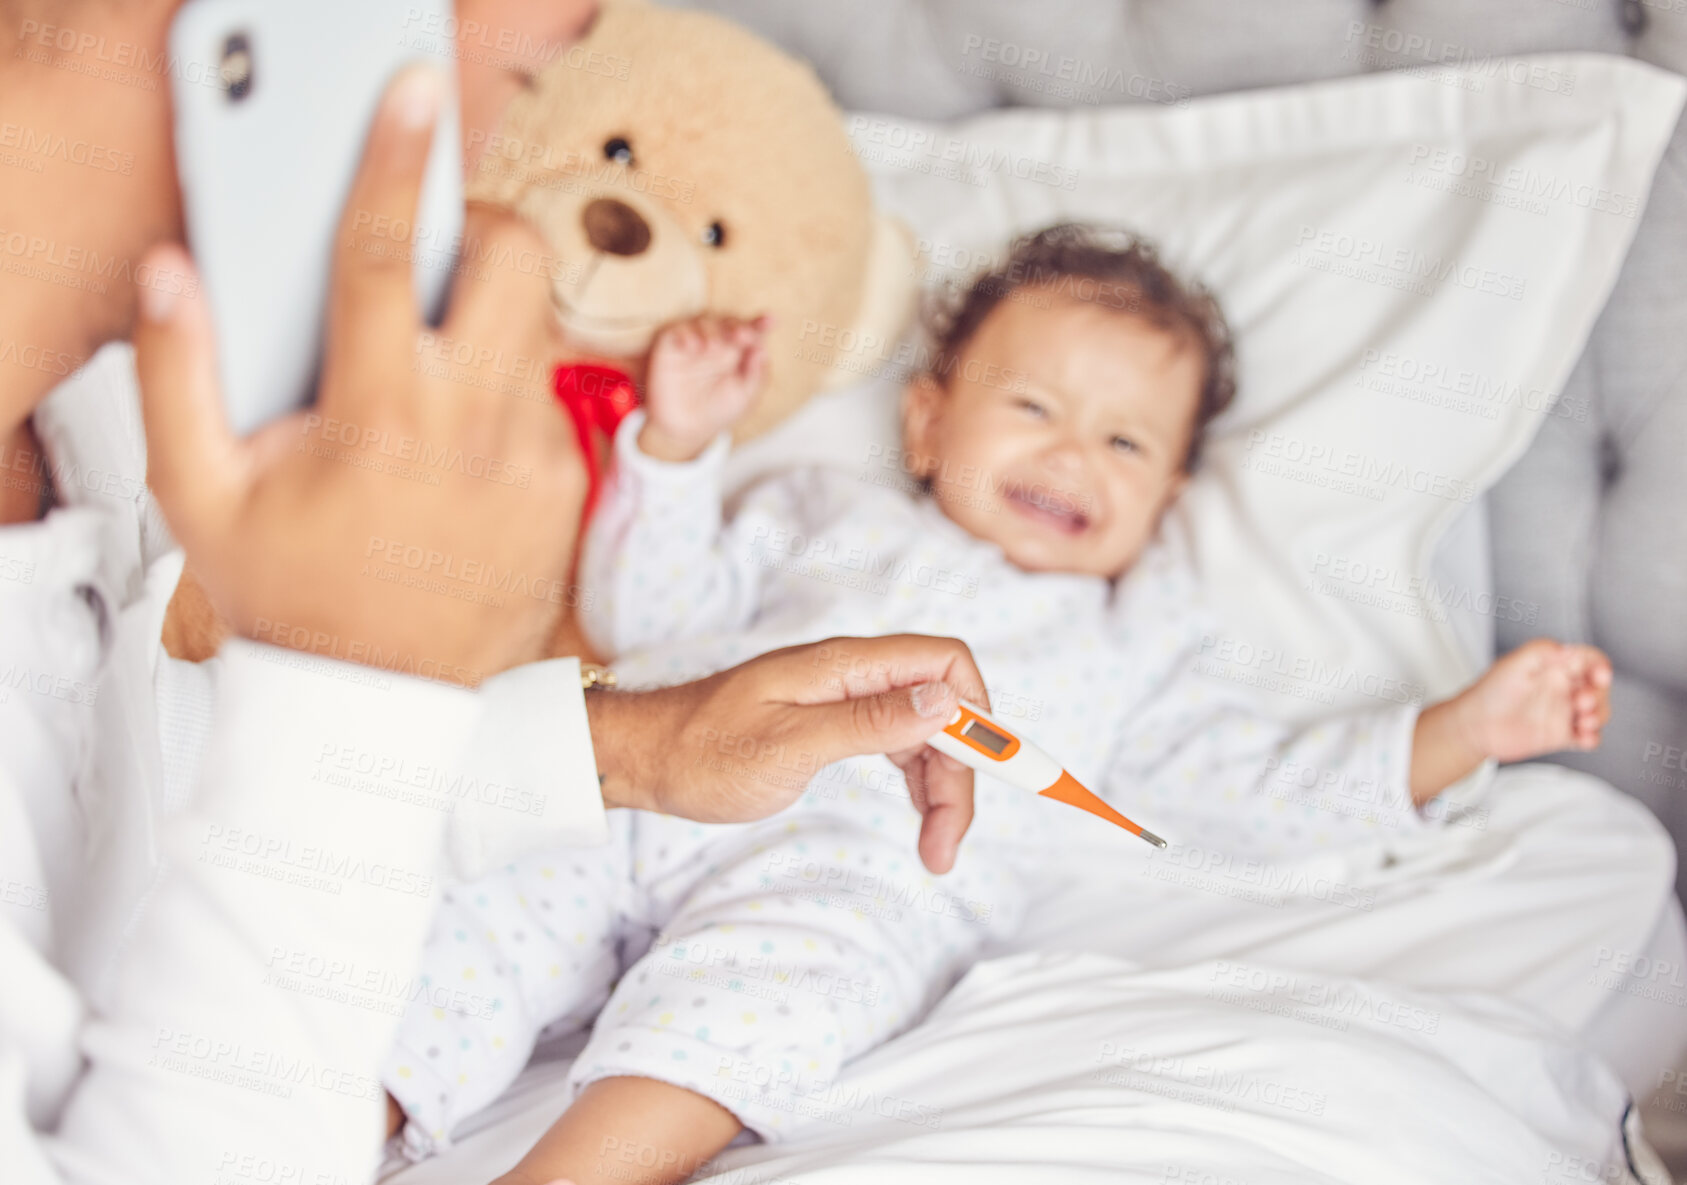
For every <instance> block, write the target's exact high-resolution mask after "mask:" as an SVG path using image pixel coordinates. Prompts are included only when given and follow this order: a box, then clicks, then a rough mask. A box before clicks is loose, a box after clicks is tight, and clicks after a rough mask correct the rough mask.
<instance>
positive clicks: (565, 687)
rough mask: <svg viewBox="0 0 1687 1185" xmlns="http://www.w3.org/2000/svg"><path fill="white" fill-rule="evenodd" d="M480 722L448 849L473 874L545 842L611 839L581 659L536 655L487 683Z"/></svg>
mask: <svg viewBox="0 0 1687 1185" xmlns="http://www.w3.org/2000/svg"><path fill="white" fill-rule="evenodd" d="M480 698H481V716H480V728H479V730H478V731H477V732H476V734H475V736H474V739H473V741H472V742H471V744H470V755H469V759H468V762H467V764H468V767H469V768H468V769H467V770H466V771H465V781H466V782H467V783H469V784H468V785H466V786H465V787H464V791H463V793H462V795H461V798H460V801H459V803H458V806H457V809H456V811H455V812H454V814H453V816H452V823H451V831H450V836H449V839H448V841H447V850H448V853H449V855H450V858H451V864H452V871H453V872H454V873H455V875H457V876H459V877H462V878H463V879H465V880H469V879H473V878H475V877H478V876H481V875H483V874H485V873H487V872H489V871H491V870H492V869H493V868H496V867H498V866H499V865H501V864H507V863H509V862H510V861H512V860H514V859H516V858H518V857H520V856H523V855H526V854H528V853H529V852H533V851H536V850H539V849H541V848H556V847H588V846H595V845H598V844H602V843H605V842H607V841H608V838H609V824H608V820H607V818H606V817H605V815H604V809H603V794H602V791H601V789H600V787H599V785H598V779H597V757H596V754H595V753H594V752H593V750H592V734H591V729H590V727H589V726H588V724H587V720H586V702H585V692H584V691H582V690H581V687H580V660H579V659H577V658H553V659H550V660H549V661H546V662H535V663H528V664H527V665H525V666H520V667H515V668H514V669H512V670H508V671H504V672H503V673H501V674H498V675H495V676H493V677H492V678H490V679H488V680H486V682H484V683H482V684H481V687H480Z"/></svg>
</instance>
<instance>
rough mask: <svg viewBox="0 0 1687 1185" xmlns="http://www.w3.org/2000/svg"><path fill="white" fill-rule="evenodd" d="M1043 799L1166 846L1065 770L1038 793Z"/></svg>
mask: <svg viewBox="0 0 1687 1185" xmlns="http://www.w3.org/2000/svg"><path fill="white" fill-rule="evenodd" d="M1039 793H1041V794H1042V796H1043V797H1044V798H1052V799H1054V800H1055V801H1056V802H1064V803H1065V804H1066V805H1067V806H1075V807H1077V808H1078V809H1079V810H1082V811H1088V812H1089V813H1090V814H1092V815H1100V816H1101V817H1102V818H1103V819H1106V820H1107V821H1108V822H1109V823H1112V824H1114V825H1115V826H1119V827H1123V828H1124V829H1125V830H1126V831H1128V832H1130V833H1131V834H1132V835H1135V836H1139V837H1140V838H1142V839H1145V840H1147V841H1148V842H1149V843H1151V844H1153V845H1154V846H1155V847H1157V848H1163V847H1165V846H1166V841H1165V840H1163V839H1161V838H1160V837H1159V836H1157V835H1155V834H1154V833H1153V832H1152V831H1148V830H1145V829H1144V828H1142V827H1140V826H1138V825H1137V824H1135V823H1133V822H1131V821H1130V820H1129V819H1127V818H1125V816H1123V815H1121V814H1120V813H1119V812H1118V811H1116V810H1114V809H1113V808H1112V807H1110V806H1108V805H1107V802H1106V800H1104V799H1103V798H1101V797H1100V796H1099V795H1097V794H1095V793H1094V792H1093V791H1091V790H1089V789H1087V788H1086V787H1085V786H1084V784H1083V783H1082V782H1080V781H1078V779H1077V778H1074V777H1073V776H1072V775H1071V774H1069V773H1067V772H1066V771H1065V770H1061V771H1060V778H1059V779H1058V780H1057V781H1056V782H1055V784H1054V785H1052V786H1050V787H1049V788H1048V789H1047V790H1043V791H1039Z"/></svg>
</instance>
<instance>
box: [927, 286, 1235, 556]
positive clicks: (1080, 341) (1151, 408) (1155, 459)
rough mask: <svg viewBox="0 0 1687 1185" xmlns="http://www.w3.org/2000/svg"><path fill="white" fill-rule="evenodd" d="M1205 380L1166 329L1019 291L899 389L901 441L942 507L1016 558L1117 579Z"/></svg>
mask: <svg viewBox="0 0 1687 1185" xmlns="http://www.w3.org/2000/svg"><path fill="white" fill-rule="evenodd" d="M1202 378H1203V373H1202V361H1201V358H1200V357H1199V355H1198V354H1197V352H1196V350H1195V348H1194V347H1193V346H1192V345H1191V344H1189V343H1188V342H1187V341H1185V340H1183V339H1182V338H1180V337H1178V336H1177V335H1176V334H1174V333H1172V332H1170V331H1168V330H1165V329H1161V328H1158V327H1156V326H1154V325H1151V324H1149V323H1148V322H1147V321H1145V320H1143V319H1142V318H1140V317H1137V316H1133V315H1131V314H1129V313H1126V312H1121V311H1119V310H1116V309H1110V308H1106V307H1103V306H1099V305H1097V304H1095V303H1093V302H1089V303H1086V302H1082V301H1076V300H1072V299H1070V298H1067V297H1063V296H1058V295H1054V294H1051V293H1049V292H1047V291H1040V290H1038V289H1036V288H1021V289H1019V290H1017V291H1016V292H1014V293H1013V295H1011V296H1009V297H1008V298H1007V299H1005V300H1003V301H1002V302H1001V303H1000V304H998V305H997V306H996V307H995V308H994V309H993V310H991V312H990V314H989V316H988V317H986V318H985V320H984V322H983V323H982V324H981V325H980V326H979V327H978V330H977V332H976V333H974V334H973V337H972V340H971V341H969V342H968V343H966V345H965V346H964V347H963V348H962V351H961V357H960V358H959V360H958V361H957V363H956V365H955V366H954V367H953V368H952V370H951V371H950V373H949V374H948V375H947V376H945V377H944V378H943V381H942V383H941V385H939V384H938V383H937V382H933V381H932V380H930V379H921V380H918V381H916V382H914V383H913V384H911V385H910V386H909V388H908V391H907V398H906V402H905V403H904V406H903V434H904V444H905V446H906V448H907V450H908V452H909V454H910V455H911V458H912V459H914V460H915V463H916V464H918V465H920V466H921V469H922V471H923V473H924V474H925V476H927V477H929V478H930V479H931V482H932V492H933V494H934V496H935V497H936V499H937V501H938V504H939V505H940V506H941V507H942V508H943V511H944V513H945V514H947V515H948V516H949V517H950V518H951V519H953V520H954V521H955V522H956V523H958V524H960V525H961V526H962V527H964V528H966V529H967V530H968V531H969V532H971V533H972V534H973V535H976V536H977V537H979V538H980V539H985V540H988V541H990V542H992V543H995V544H998V545H999V546H1000V547H1001V548H1002V550H1003V551H1004V552H1005V553H1006V555H1007V558H1008V559H1009V560H1010V561H1011V562H1012V563H1014V564H1017V565H1018V566H1019V567H1021V568H1024V569H1026V570H1028V571H1058V572H1081V573H1087V574H1091V575H1097V576H1108V577H1112V576H1117V575H1119V574H1121V573H1122V572H1124V571H1125V570H1126V569H1127V568H1129V567H1130V566H1131V564H1132V563H1133V562H1134V561H1135V559H1136V557H1137V556H1138V555H1139V554H1140V553H1141V551H1142V549H1143V547H1144V546H1145V545H1146V544H1147V543H1148V540H1149V539H1150V538H1151V537H1152V536H1153V533H1154V528H1155V525H1156V524H1157V523H1158V522H1159V518H1160V513H1161V511H1163V510H1164V509H1165V508H1166V506H1167V505H1168V504H1170V502H1171V500H1172V499H1173V498H1175V497H1176V496H1177V494H1178V491H1179V490H1181V489H1182V488H1183V483H1184V472H1183V459H1184V457H1185V455H1186V453H1187V450H1188V448H1189V442H1190V434H1191V432H1192V431H1193V429H1194V421H1195V413H1196V409H1197V407H1198V406H1199V403H1200V391H1201V381H1202Z"/></svg>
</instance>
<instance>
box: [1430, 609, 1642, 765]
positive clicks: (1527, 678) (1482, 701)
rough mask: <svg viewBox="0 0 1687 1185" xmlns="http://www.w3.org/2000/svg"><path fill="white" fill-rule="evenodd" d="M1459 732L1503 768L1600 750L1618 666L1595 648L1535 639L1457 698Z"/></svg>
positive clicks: (1609, 713)
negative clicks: (1557, 754)
mask: <svg viewBox="0 0 1687 1185" xmlns="http://www.w3.org/2000/svg"><path fill="white" fill-rule="evenodd" d="M1458 709H1459V722H1460V730H1461V731H1462V732H1463V734H1464V736H1465V738H1466V740H1467V741H1468V742H1469V743H1470V744H1471V745H1472V746H1473V747H1475V748H1477V749H1479V750H1480V751H1481V752H1483V753H1485V754H1486V755H1487V756H1489V757H1492V758H1494V759H1496V760H1498V761H1524V760H1527V759H1528V758H1530V757H1539V756H1542V755H1543V754H1546V753H1555V752H1557V751H1559V750H1561V749H1594V748H1597V747H1598V745H1599V734H1600V730H1601V729H1603V728H1604V727H1605V722H1606V721H1607V720H1609V719H1610V718H1611V660H1610V659H1609V658H1607V657H1606V656H1605V654H1604V653H1603V652H1602V651H1600V650H1599V649H1597V648H1596V647H1593V646H1577V645H1571V644H1568V643H1564V642H1555V641H1553V640H1552V639H1550V638H1536V639H1535V640H1534V641H1532V642H1527V643H1525V644H1524V645H1522V646H1519V647H1518V648H1517V649H1516V650H1513V651H1512V652H1511V653H1509V654H1507V655H1506V656H1505V657H1503V658H1501V659H1500V660H1499V661H1498V662H1496V663H1494V665H1493V666H1491V667H1489V668H1488V671H1487V673H1486V674H1484V675H1483V676H1482V677H1481V678H1480V679H1478V680H1477V681H1476V683H1475V684H1473V685H1472V686H1471V687H1470V688H1469V689H1468V690H1466V691H1465V692H1464V693H1463V694H1462V695H1460V696H1459V697H1458Z"/></svg>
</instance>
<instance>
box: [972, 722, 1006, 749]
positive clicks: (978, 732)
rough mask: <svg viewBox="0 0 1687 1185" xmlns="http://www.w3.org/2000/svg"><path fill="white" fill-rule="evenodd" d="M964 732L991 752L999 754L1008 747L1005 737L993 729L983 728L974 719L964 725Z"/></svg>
mask: <svg viewBox="0 0 1687 1185" xmlns="http://www.w3.org/2000/svg"><path fill="white" fill-rule="evenodd" d="M965 732H966V735H967V737H968V739H970V740H974V741H977V742H978V743H979V744H981V745H983V746H984V747H985V748H986V749H988V750H990V752H992V753H996V754H1000V753H1001V751H1002V750H1003V749H1005V748H1007V747H1008V738H1007V737H1005V736H1003V735H1002V734H1001V733H999V732H997V731H995V730H994V729H990V728H985V727H984V726H983V725H982V724H980V723H979V722H978V721H976V720H974V721H973V722H972V723H971V724H969V725H967V726H966V729H965Z"/></svg>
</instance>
